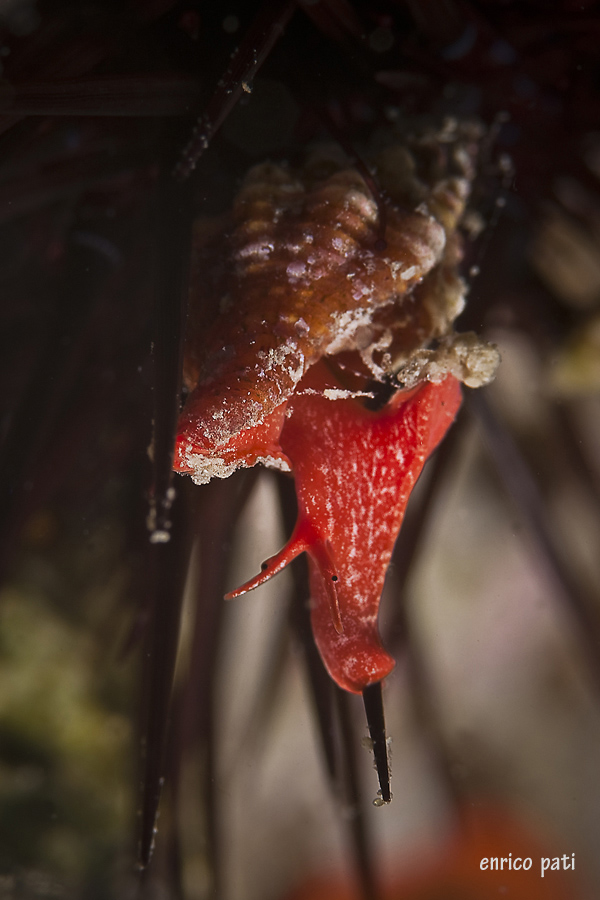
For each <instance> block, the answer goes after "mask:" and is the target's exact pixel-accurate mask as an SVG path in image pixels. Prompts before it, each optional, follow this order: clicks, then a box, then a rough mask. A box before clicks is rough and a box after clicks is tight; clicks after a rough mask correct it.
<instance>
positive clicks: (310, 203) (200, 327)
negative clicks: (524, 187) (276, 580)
mask: <svg viewBox="0 0 600 900" xmlns="http://www.w3.org/2000/svg"><path fill="white" fill-rule="evenodd" d="M480 137H481V131H480V129H479V128H478V127H477V126H476V125H473V123H466V124H465V123H458V122H456V121H450V122H446V123H444V125H443V126H442V128H436V127H433V126H431V125H429V126H426V127H423V128H421V129H420V130H418V131H416V132H415V133H414V134H412V135H411V136H409V137H405V138H403V139H402V140H400V139H399V138H398V137H390V138H388V139H387V140H386V141H385V146H383V147H382V148H380V149H379V151H378V152H377V154H375V155H374V156H373V157H372V163H373V177H374V178H375V180H376V182H377V184H378V186H379V188H380V189H381V191H382V192H383V197H384V199H383V200H382V199H381V198H380V199H379V203H378V202H376V200H375V199H374V197H373V194H372V192H371V190H370V188H369V186H368V184H367V183H366V181H365V178H363V176H362V175H361V174H360V172H359V171H358V170H357V168H355V167H353V166H352V165H351V164H350V163H349V162H348V161H347V160H345V159H340V158H339V154H336V152H334V151H332V150H331V148H320V149H318V150H316V151H315V152H314V153H313V154H312V156H310V157H309V158H308V160H307V161H306V163H305V164H304V166H303V167H302V168H301V169H292V168H291V167H290V166H287V165H276V164H274V163H264V164H262V165H259V166H256V167H255V168H253V169H252V170H251V171H250V172H249V173H248V175H247V177H246V178H245V180H244V182H243V184H242V187H241V190H240V192H239V194H238V196H237V198H236V200H235V203H234V206H233V210H232V212H231V215H230V216H229V217H228V218H227V221H226V222H224V223H223V224H222V225H220V227H219V228H218V230H217V231H216V232H215V231H214V230H213V233H212V234H211V235H210V236H209V237H206V234H207V228H206V226H205V225H204V224H200V225H199V226H198V230H197V240H196V243H195V251H194V252H195V257H194V262H193V265H194V270H195V273H196V274H195V276H194V277H193V278H192V287H191V296H190V300H191V312H190V323H189V333H188V337H187V346H186V359H185V372H184V377H185V380H186V384H187V386H188V388H189V389H190V391H191V393H190V394H189V397H188V399H187V402H186V404H185V407H184V409H183V412H182V414H181V417H180V422H179V433H178V437H177V444H176V450H175V462H174V468H175V470H176V471H177V472H180V473H189V474H190V475H191V476H192V478H193V479H194V481H196V482H198V483H204V482H207V481H208V480H210V479H211V478H212V477H214V476H217V477H220V478H224V477H227V476H228V475H229V474H231V473H232V472H233V471H234V470H235V469H236V468H238V467H239V466H252V465H254V464H255V463H257V462H261V463H263V464H264V465H266V466H269V467H274V468H278V469H283V470H284V471H290V472H292V474H293V476H294V478H295V484H296V492H297V496H298V506H299V516H298V522H297V525H296V529H295V531H294V534H293V535H292V537H291V538H290V540H289V541H288V543H287V545H286V547H285V548H284V549H283V550H282V551H281V552H280V553H279V554H278V555H277V556H275V557H273V558H272V559H271V560H268V561H267V563H266V566H265V567H264V569H263V571H262V572H261V573H260V574H259V575H258V576H257V577H256V578H254V579H253V580H252V581H250V582H248V583H247V584H246V585H244V586H243V587H241V588H239V589H238V590H237V591H234V592H232V594H231V595H230V596H237V595H239V594H241V593H243V592H245V591H247V590H250V589H251V588H253V587H256V586H257V585H258V584H260V583H262V582H263V581H265V580H266V579H267V578H270V577H272V576H273V575H274V574H276V573H277V572H278V571H280V570H281V569H282V568H283V567H284V566H285V565H287V563H288V562H289V561H290V560H291V559H292V558H294V557H295V556H297V555H298V554H299V553H302V552H304V551H306V552H307V553H308V557H309V565H310V588H311V616H312V624H313V632H314V637H315V641H316V643H317V646H318V648H319V651H320V653H321V656H322V658H323V661H324V663H325V666H326V667H327V669H328V671H329V673H330V675H331V677H332V678H333V679H334V680H335V681H336V682H337V684H338V685H340V686H341V687H342V688H344V689H346V690H348V691H352V692H355V693H358V692H361V691H363V690H364V689H365V688H367V687H368V686H369V685H372V684H374V683H376V682H378V681H380V680H381V679H382V678H384V677H385V676H386V675H387V674H389V672H390V671H391V669H392V668H393V666H394V661H393V659H392V658H391V657H390V656H389V655H388V653H387V652H386V651H385V650H384V648H383V647H382V644H381V641H380V638H379V633H378V628H377V612H378V606H379V599H380V595H381V591H382V587H383V581H384V578H385V573H386V570H387V567H388V564H389V561H390V558H391V554H392V549H393V545H394V542H395V540H396V537H397V534H398V531H399V529H400V525H401V522H402V517H403V514H404V509H405V506H406V503H407V501H408V497H409V495H410V492H411V489H412V487H413V485H414V484H415V482H416V480H417V478H418V476H419V474H420V472H421V469H422V467H423V465H424V463H425V461H426V459H427V457H428V456H429V455H430V454H431V453H432V452H433V450H434V449H435V447H436V446H437V445H438V443H439V442H440V441H441V440H442V438H443V437H444V434H445V433H446V431H447V429H448V428H449V427H450V425H451V423H452V421H453V419H454V417H455V415H456V413H457V411H458V408H459V406H460V403H461V389H460V382H463V383H465V384H466V385H468V386H469V387H478V386H479V385H482V384H485V383H487V382H488V381H490V380H491V378H492V377H493V375H494V372H495V369H496V367H497V364H498V360H499V358H498V353H497V351H496V349H495V348H494V347H492V346H490V345H486V344H484V343H482V342H481V341H480V340H479V339H478V338H477V337H476V336H475V335H474V334H462V335H460V334H455V333H454V332H453V322H454V320H455V319H456V317H457V316H458V315H459V313H460V312H461V311H462V309H463V307H464V297H465V292H466V291H465V285H464V283H463V281H462V279H461V278H460V277H459V275H458V271H457V270H458V265H459V262H460V259H461V255H462V251H461V240H462V238H461V235H460V232H459V228H460V225H461V220H462V219H463V216H464V214H465V209H466V204H467V200H468V196H469V191H470V185H471V181H472V178H473V174H474V170H475V161H476V155H477V148H478V142H479V140H480ZM382 216H383V217H384V219H383V218H382ZM207 310H215V313H214V321H213V322H212V324H210V326H209V327H208V328H207V327H206V319H207V316H208V315H209V313H207ZM384 381H385V382H387V383H388V384H389V383H392V384H393V386H394V387H395V391H394V392H393V394H392V396H391V399H388V400H387V402H385V403H384V404H383V405H381V404H380V406H379V408H378V409H372V408H368V405H366V404H365V402H364V401H365V395H367V396H372V391H373V387H374V386H375V388H376V387H377V385H378V383H382V382H384Z"/></svg>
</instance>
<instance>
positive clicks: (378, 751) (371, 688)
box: [362, 681, 392, 806]
mask: <svg viewBox="0 0 600 900" xmlns="http://www.w3.org/2000/svg"><path fill="white" fill-rule="evenodd" d="M362 697H363V703H364V706H365V713H366V716H367V724H368V726H369V734H370V735H371V741H372V743H373V755H374V757H375V768H376V770H377V778H378V779H379V796H378V797H377V798H376V800H374V803H375V805H376V806H382V805H384V804H386V803H390V802H391V799H392V791H391V788H390V764H389V758H388V747H387V737H386V733H385V717H384V714H383V694H382V691H381V682H380V681H377V682H375V684H369V685H367V687H365V688H363V692H362Z"/></svg>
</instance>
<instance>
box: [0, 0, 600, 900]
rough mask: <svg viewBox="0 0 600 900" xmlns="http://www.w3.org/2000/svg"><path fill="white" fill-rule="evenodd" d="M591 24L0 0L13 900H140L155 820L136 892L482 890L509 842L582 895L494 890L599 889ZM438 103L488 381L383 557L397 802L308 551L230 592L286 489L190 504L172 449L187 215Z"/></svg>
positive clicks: (273, 894)
mask: <svg viewBox="0 0 600 900" xmlns="http://www.w3.org/2000/svg"><path fill="white" fill-rule="evenodd" d="M599 13H600V8H599V5H598V3H597V2H592V0H588V2H582V0H580V2H577V3H573V2H569V0H553V2H543V3H542V2H535V0H521V2H517V0H514V2H513V0H477V2H476V0H427V2H417V0H414V2H413V0H380V2H375V3H373V2H367V0H364V2H362V0H356V2H354V3H351V4H350V3H345V2H340V0H327V2H325V0H320V2H316V3H315V2H308V0H305V2H304V3H299V4H298V6H297V8H296V6H295V5H294V4H284V3H281V4H277V3H272V4H267V5H266V6H263V7H260V8H259V6H258V4H256V3H253V2H250V0H248V2H238V3H231V4H229V5H223V4H220V5H219V6H218V8H217V7H216V5H215V4H206V3H202V2H182V0H126V2H120V3H116V2H115V3H112V2H102V3H100V2H85V3H72V2H67V0H37V2H36V0H4V2H2V3H0V28H1V38H0V64H1V66H2V69H1V75H0V282H1V293H0V315H1V328H0V341H1V350H0V372H1V376H2V377H1V381H0V398H1V404H0V405H1V415H2V419H1V422H0V428H1V432H0V434H1V437H2V449H1V451H0V477H1V482H2V484H1V488H2V494H1V506H0V516H1V518H0V535H1V538H0V539H1V555H0V574H1V577H2V584H1V588H0V593H1V595H0V896H2V897H5V896H6V897H10V898H12V897H15V898H16V897H19V898H27V900H28V898H38V897H40V898H41V897H44V898H45V897H57V898H68V900H71V898H79V897H81V898H98V900H104V898H112V897H121V896H124V897H128V896H132V897H133V896H135V893H136V891H137V890H138V878H139V876H138V875H137V874H136V860H137V859H139V858H140V857H139V855H140V853H141V856H142V858H146V857H148V856H149V855H150V843H151V841H152V834H153V830H154V824H155V812H156V809H157V807H158V805H159V798H160V816H159V818H158V823H157V824H158V832H157V838H156V847H155V850H154V855H153V861H152V864H151V866H150V868H149V870H148V872H147V874H146V875H144V876H143V878H142V883H143V890H144V891H145V892H146V895H147V896H149V897H176V898H189V900H196V898H197V900H202V898H205V897H218V898H224V900H255V898H256V900H258V898H264V900H271V898H272V900H279V898H286V897H291V896H292V891H296V892H297V893H296V894H294V895H293V896H295V897H296V896H297V897H305V898H307V900H308V898H310V897H312V898H318V897H320V896H329V897H335V896H339V897H342V896H343V897H350V896H352V897H356V898H357V900H360V898H361V897H363V898H364V897H367V898H370V900H373V898H374V897H376V896H377V894H376V887H375V886H374V883H375V881H379V882H380V885H381V894H380V896H381V897H394V898H395V897H400V896H402V897H410V898H412V897H419V898H421V900H424V898H428V900H429V898H434V897H444V898H447V897H456V898H458V897H460V898H461V900H462V898H467V900H473V898H474V900H476V898H479V897H486V898H487V897H488V896H491V894H489V893H487V891H489V889H490V888H489V885H490V883H491V882H482V881H477V877H476V876H473V871H476V869H477V860H478V858H479V857H480V856H492V855H500V850H498V853H496V852H495V848H496V847H498V848H501V847H502V848H508V849H505V850H504V851H503V852H505V855H506V853H507V852H513V853H517V852H518V853H519V854H520V855H522V856H532V857H533V859H534V869H535V868H536V867H537V859H539V857H540V856H542V855H543V856H547V857H555V856H561V857H562V855H563V854H567V855H568V856H570V855H571V854H572V853H575V854H576V859H577V872H576V875H577V876H580V877H581V884H580V883H579V882H578V883H577V884H576V883H575V880H574V879H575V875H573V873H566V876H565V877H566V881H561V880H560V879H561V877H563V876H562V875H561V874H556V875H555V877H554V881H553V880H552V879H551V878H550V877H548V880H546V879H544V881H543V882H542V881H541V879H540V878H539V876H538V875H537V873H536V878H535V882H529V883H528V885H525V886H524V887H523V886H522V885H521V883H520V881H518V880H517V877H516V876H515V878H514V880H513V881H511V880H509V879H504V880H502V879H500V881H499V882H498V883H497V884H496V882H495V881H494V883H493V884H494V890H495V891H496V892H497V893H498V895H505V896H509V897H510V896H514V897H521V896H523V897H525V896H527V897H528V898H534V897H536V896H538V894H539V896H540V897H541V898H546V900H552V898H554V897H557V898H558V897H565V896H569V897H570V898H576V897H579V896H581V897H584V896H594V891H595V890H597V885H598V883H600V862H599V859H600V856H599V854H598V852H597V848H598V842H599V840H600V776H599V774H598V773H599V772H600V765H599V763H600V717H599V708H600V707H599V699H600V698H599V689H600V651H599V647H600V624H599V617H600V609H599V603H598V597H599V586H600V554H599V553H598V547H599V545H600V542H599V538H600V464H599V462H598V460H599V458H600V416H599V415H598V413H599V400H598V391H599V387H600V362H599V361H600V353H599V350H600V253H599V243H600V197H599V189H600V186H599V182H598V178H599V175H600V130H599V128H598V123H599V121H600V102H599V92H598V88H599V84H600V71H599V60H598V53H597V48H598V38H599V36H600V14H599ZM284 26H285V28H284ZM282 29H284V31H285V33H284V35H283V37H281V39H280V40H278V41H274V40H273V41H271V43H272V44H273V46H272V47H271V44H270V43H269V41H270V37H269V35H271V34H273V33H275V34H279V32H280V31H281V30H282ZM240 45H241V47H242V51H241V54H240V55H239V56H238V60H241V62H240V64H239V68H238V69H237V70H236V71H234V72H232V73H231V74H229V75H225V79H224V82H223V87H222V91H221V95H219V93H218V82H219V80H220V79H222V78H223V76H224V73H226V72H227V67H228V66H229V65H230V57H231V54H232V53H233V51H234V49H235V48H236V47H238V46H240ZM257 48H258V56H259V57H261V60H262V57H263V56H264V64H263V65H262V67H261V68H260V71H259V72H258V74H256V72H255V71H254V69H253V68H252V54H253V52H254V50H255V49H257ZM261 54H262V56H261ZM244 66H245V68H244ZM248 73H249V75H248ZM246 76H248V77H249V78H250V85H249V86H250V87H251V92H250V93H248V92H246V91H241V90H238V93H243V98H242V100H241V101H240V102H239V103H238V104H237V105H236V106H235V107H234V108H233V109H232V111H231V112H230V113H229V112H228V109H227V103H226V100H225V99H224V96H223V94H226V93H227V91H228V90H229V89H234V88H235V89H238V88H239V85H240V84H241V81H242V80H243V79H244V78H245V77H246ZM215 90H217V95H216V98H215V95H214V92H215ZM211 98H212V99H211ZM207 109H208V118H205V124H204V131H205V132H206V133H209V134H210V135H211V137H210V140H209V141H208V144H209V146H208V148H207V150H206V152H205V153H204V154H203V155H202V157H201V158H200V160H199V162H198V165H197V167H196V170H195V172H194V173H193V175H191V176H190V177H189V178H188V179H187V180H186V181H185V182H184V183H183V185H180V184H178V183H177V181H176V180H175V179H174V178H173V176H172V172H173V166H174V165H175V163H176V162H177V160H178V159H180V157H181V152H182V149H183V147H184V146H185V145H186V143H187V142H188V140H189V137H190V135H191V133H192V129H193V125H194V122H195V120H196V117H197V115H198V114H199V113H200V112H202V111H206V110H207ZM226 112H227V113H228V114H227V115H226V116H225V113H226ZM420 116H425V117H431V120H432V121H434V120H435V121H441V120H443V118H444V117H445V116H454V117H459V118H462V117H477V118H478V119H480V120H482V121H483V122H484V124H485V125H486V128H487V135H488V137H487V138H486V139H485V140H484V144H483V147H482V158H481V166H480V175H479V178H478V181H477V183H476V185H475V188H474V194H473V200H472V213H471V224H472V228H471V233H472V239H469V240H468V241H467V243H466V250H465V262H464V266H463V274H464V276H465V277H466V278H467V280H468V282H469V284H470V294H469V303H468V306H467V310H466V312H465V314H464V315H463V317H462V318H461V319H460V321H459V323H458V327H459V329H460V330H461V331H462V330H468V329H470V328H473V329H474V330H476V331H477V332H478V333H480V334H482V335H483V336H484V337H485V338H486V339H488V340H491V341H493V342H495V343H496V344H497V345H498V347H499V349H500V352H501V355H502V365H501V368H500V370H499V373H498V376H497V378H496V381H495V382H494V384H493V385H491V386H490V387H489V388H486V389H484V390H483V391H481V392H467V393H468V394H469V396H468V397H467V398H466V401H465V406H464V409H463V411H462V412H461V414H460V416H459V419H458V421H457V423H456V425H455V426H454V428H453V430H452V432H451V434H450V435H449V438H448V440H447V441H446V443H445V444H444V446H443V448H442V449H441V450H440V451H439V452H438V454H437V455H436V456H435V458H434V459H432V460H431V462H430V463H429V464H428V466H427V468H426V470H425V472H424V474H423V477H422V479H421V481H420V482H419V485H418V487H417V489H416V491H415V494H414V497H413V498H412V500H411V504H410V508H409V512H408V515H407V519H406V521H405V525H404V528H403V531H402V535H401V538H400V540H399V542H398V546H397V551H396V555H395V558H394V562H393V564H392V567H391V570H390V574H389V578H388V583H387V585H386V594H385V598H384V604H383V607H382V614H381V627H382V632H383V634H384V637H385V640H386V643H387V646H389V647H390V649H391V650H392V652H393V653H394V655H395V657H396V659H397V660H398V664H397V668H396V670H395V672H394V673H393V675H392V676H391V677H390V678H389V679H388V680H387V682H386V684H385V686H384V701H385V708H386V717H387V728H388V733H389V735H390V738H391V757H392V778H393V780H392V789H393V793H394V800H393V802H392V804H391V805H390V806H389V807H384V808H375V807H373V805H372V800H373V799H374V797H375V795H376V790H377V781H376V776H375V772H374V771H373V767H372V756H371V754H370V752H369V749H368V747H367V746H366V742H365V741H364V738H365V736H366V725H365V722H364V713H363V710H362V704H361V701H360V698H357V697H351V696H340V695H338V694H337V693H335V692H334V691H333V689H332V688H331V687H330V686H329V684H328V682H327V679H325V681H324V680H323V673H322V672H320V671H319V665H318V662H317V661H315V659H314V656H313V653H312V650H311V646H310V639H309V636H307V632H306V622H305V621H304V618H305V617H304V616H303V609H304V602H303V599H305V587H304V579H305V573H304V571H303V569H302V564H300V565H299V566H297V567H296V568H295V569H294V571H292V572H289V573H288V572H286V573H283V574H281V575H280V576H278V578H277V579H276V580H274V581H273V582H271V583H270V584H268V585H266V586H264V587H263V588H261V589H260V590H257V591H256V592H254V593H252V594H250V595H249V596H247V597H245V598H242V599H240V600H238V601H235V602H231V603H227V604H225V603H224V602H223V601H222V600H221V598H222V595H223V593H224V591H225V590H227V589H231V588H232V587H234V586H235V585H237V584H239V583H241V582H242V581H244V580H245V579H246V578H248V577H250V576H251V575H253V574H254V573H255V572H256V571H257V569H258V564H259V563H260V561H261V560H262V559H264V558H266V557H267V556H269V555H270V554H272V553H274V552H275V551H276V550H277V549H279V547H280V546H281V545H282V543H283V541H284V539H285V536H286V535H287V534H289V531H290V521H293V516H294V510H293V502H292V501H291V500H290V497H289V485H288V484H287V483H286V479H285V478H284V477H278V476H277V475H275V474H273V473H267V472H264V471H260V472H259V471H258V470H256V471H254V470H253V471H252V472H238V473H236V474H235V475H234V476H232V477H231V478H230V479H228V480H227V481H224V482H215V483H211V484H209V485H206V486H203V487H195V486H193V485H191V484H188V483H187V480H186V479H180V478H177V479H176V480H175V481H174V482H173V485H174V486H175V489H176V495H177V496H176V499H175V501H174V502H173V495H172V493H170V492H169V487H170V482H169V475H168V471H169V468H170V466H169V459H168V454H169V442H170V435H171V431H172V425H173V422H174V420H175V418H176V415H177V412H178V408H179V388H178V380H177V378H178V376H177V369H178V357H179V352H180V344H181V334H182V329H183V322H184V312H182V310H184V306H185V304H184V302H183V301H184V300H185V297H186V295H187V280H188V278H189V277H190V273H191V278H192V280H193V279H194V278H199V277H200V278H201V277H202V273H201V271H198V267H197V265H196V264H195V261H194V257H193V254H192V252H191V249H190V244H191V238H190V233H191V225H192V222H193V221H194V220H198V218H200V219H201V220H203V221H207V222H209V223H210V221H213V222H214V221H218V217H219V216H221V215H222V214H223V213H224V212H225V211H226V210H227V209H228V208H229V206H230V204H231V201H232V199H233V197H234V196H235V193H236V190H237V189H238V187H239V183H240V179H241V178H242V176H243V175H244V173H245V172H246V171H247V169H248V168H249V166H251V165H252V164H254V163H256V162H260V161H263V160H264V159H266V158H269V159H274V160H281V159H289V160H291V161H295V160H297V159H298V158H300V156H301V154H302V152H303V150H304V149H305V147H306V146H307V145H308V144H310V142H311V141H315V140H323V139H327V140H332V139H334V140H336V141H338V142H340V143H341V144H342V146H343V148H344V150H345V151H346V152H350V151H353V150H356V149H358V151H359V152H360V151H361V149H362V148H364V147H366V146H367V145H368V143H369V141H370V140H372V139H373V136H374V135H376V134H377V133H378V131H380V130H384V129H389V128H391V127H395V125H397V123H398V122H402V121H410V119H411V117H420ZM220 117H221V118H225V121H224V124H223V127H222V128H221V130H220V131H217V129H216V124H215V123H216V122H217V120H218V119H219V118H220ZM213 126H215V127H213ZM212 131H214V132H215V134H214V136H213V135H212ZM207 227H210V225H207ZM151 444H152V446H153V447H154V459H153V460H151V459H150V458H149V454H148V447H149V446H150V445H151ZM171 504H173V505H172V506H171ZM148 517H150V521H149V526H150V531H149V530H148V524H147V520H148ZM163 530H164V531H166V532H168V533H170V534H171V540H170V541H168V542H163V543H161V542H160V541H159V542H154V543H152V542H151V541H150V540H149V535H152V534H155V535H156V534H157V533H160V532H161V531H163ZM303 591H304V593H303ZM513 847H514V848H515V849H514V850H513V849H512V848H513ZM140 848H141V849H140ZM481 848H485V851H484V849H481ZM517 848H518V849H517ZM530 848H531V849H530ZM469 854H470V855H469ZM461 867H462V868H461ZM321 878H327V879H329V880H328V881H327V882H324V881H321V880H320V879H321ZM324 884H326V885H327V886H326V887H323V885H324ZM586 890H587V893H586ZM319 891H321V893H319ZM323 891H324V892H325V893H323ZM343 891H346V893H342V892H343ZM352 891H354V894H352V893H351V892H352ZM361 891H362V894H361ZM419 891H420V893H419ZM436 891H437V893H436ZM519 891H521V893H519ZM536 891H537V892H538V894H536V893H535V892H536ZM336 892H339V893H336ZM349 892H350V893H349ZM493 895H494V896H495V895H496V894H493Z"/></svg>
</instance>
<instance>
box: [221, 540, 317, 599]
mask: <svg viewBox="0 0 600 900" xmlns="http://www.w3.org/2000/svg"><path fill="white" fill-rule="evenodd" d="M307 549H308V545H307V543H306V540H305V538H304V537H303V536H302V535H301V534H298V533H297V532H296V533H294V534H293V535H292V537H291V538H290V540H289V541H288V542H287V544H286V545H285V547H284V548H283V549H282V550H280V551H279V553H276V554H275V556H271V557H270V559H267V560H265V562H264V563H262V565H261V571H260V572H259V573H258V575H255V576H254V578H251V579H250V581H246V583H245V584H242V585H241V587H239V588H236V589H235V590H234V591H229V593H228V594H225V599H226V600H235V598H236V597H241V596H242V594H246V593H248V591H253V590H254V588H257V587H259V586H260V585H261V584H264V583H265V581H269V579H270V578H272V577H273V576H274V575H277V573H278V572H281V570H282V569H285V567H286V566H287V565H289V563H291V561H292V560H293V559H295V558H296V557H297V556H300V554H301V553H304V551H305V550H307Z"/></svg>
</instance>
